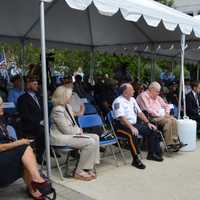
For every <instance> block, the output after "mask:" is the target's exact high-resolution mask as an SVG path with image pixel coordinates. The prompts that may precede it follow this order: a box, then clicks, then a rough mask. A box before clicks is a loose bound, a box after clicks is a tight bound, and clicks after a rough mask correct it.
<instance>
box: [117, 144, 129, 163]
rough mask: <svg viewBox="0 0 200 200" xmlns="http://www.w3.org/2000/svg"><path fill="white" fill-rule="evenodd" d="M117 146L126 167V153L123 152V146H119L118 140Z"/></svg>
mask: <svg viewBox="0 0 200 200" xmlns="http://www.w3.org/2000/svg"><path fill="white" fill-rule="evenodd" d="M117 146H118V149H119V152H120V154H121V156H122V159H123V162H124V164H125V165H126V164H127V162H126V158H125V156H124V152H123V150H122V148H121V145H120V144H119V141H118V140H117Z"/></svg>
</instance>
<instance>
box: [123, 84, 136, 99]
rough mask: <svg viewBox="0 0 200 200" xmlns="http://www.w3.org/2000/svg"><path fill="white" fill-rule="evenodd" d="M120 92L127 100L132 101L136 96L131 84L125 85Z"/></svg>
mask: <svg viewBox="0 0 200 200" xmlns="http://www.w3.org/2000/svg"><path fill="white" fill-rule="evenodd" d="M120 91H121V93H122V95H123V96H124V97H125V98H127V99H130V98H131V97H132V96H133V94H134V89H133V86H132V85H131V84H130V83H123V84H122V85H121V86H120Z"/></svg>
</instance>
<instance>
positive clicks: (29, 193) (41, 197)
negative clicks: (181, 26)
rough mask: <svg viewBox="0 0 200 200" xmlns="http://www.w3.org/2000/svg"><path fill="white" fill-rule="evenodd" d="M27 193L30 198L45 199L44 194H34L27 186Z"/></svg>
mask: <svg viewBox="0 0 200 200" xmlns="http://www.w3.org/2000/svg"><path fill="white" fill-rule="evenodd" d="M26 191H27V194H28V196H29V197H30V198H32V199H36V200H45V197H44V196H43V195H40V196H38V197H36V196H34V195H33V194H32V193H31V192H30V190H29V189H28V188H27V190H26Z"/></svg>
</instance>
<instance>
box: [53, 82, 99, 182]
mask: <svg viewBox="0 0 200 200" xmlns="http://www.w3.org/2000/svg"><path fill="white" fill-rule="evenodd" d="M71 95H72V89H71V88H66V87H65V86H60V87H58V88H57V89H56V90H55V92H54V93H53V96H52V103H53V109H52V112H51V129H50V130H51V131H50V135H51V144H53V145H57V146H62V145H68V146H70V147H73V148H76V149H80V160H79V163H78V167H77V169H76V172H75V175H74V178H76V179H80V180H85V181H89V180H92V179H94V178H96V174H95V173H94V171H93V169H94V165H95V164H99V160H100V153H99V137H98V135H96V134H86V133H83V131H82V129H81V128H79V127H78V125H77V123H76V121H75V119H74V116H73V112H72V108H71V106H70V105H69V104H68V102H69V101H70V98H71Z"/></svg>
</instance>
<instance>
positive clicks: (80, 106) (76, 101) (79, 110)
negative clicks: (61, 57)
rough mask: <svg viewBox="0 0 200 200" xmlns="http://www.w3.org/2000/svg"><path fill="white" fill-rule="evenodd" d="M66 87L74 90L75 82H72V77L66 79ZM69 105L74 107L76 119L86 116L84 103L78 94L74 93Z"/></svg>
mask: <svg viewBox="0 0 200 200" xmlns="http://www.w3.org/2000/svg"><path fill="white" fill-rule="evenodd" d="M64 86H65V87H67V88H71V89H72V90H73V82H72V77H71V76H69V77H65V78H64ZM69 105H70V106H71V107H72V111H73V113H74V116H75V117H78V116H81V115H83V114H84V112H85V106H84V103H83V101H82V100H81V98H80V97H79V96H78V94H77V93H76V92H72V96H71V98H70V101H69Z"/></svg>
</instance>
